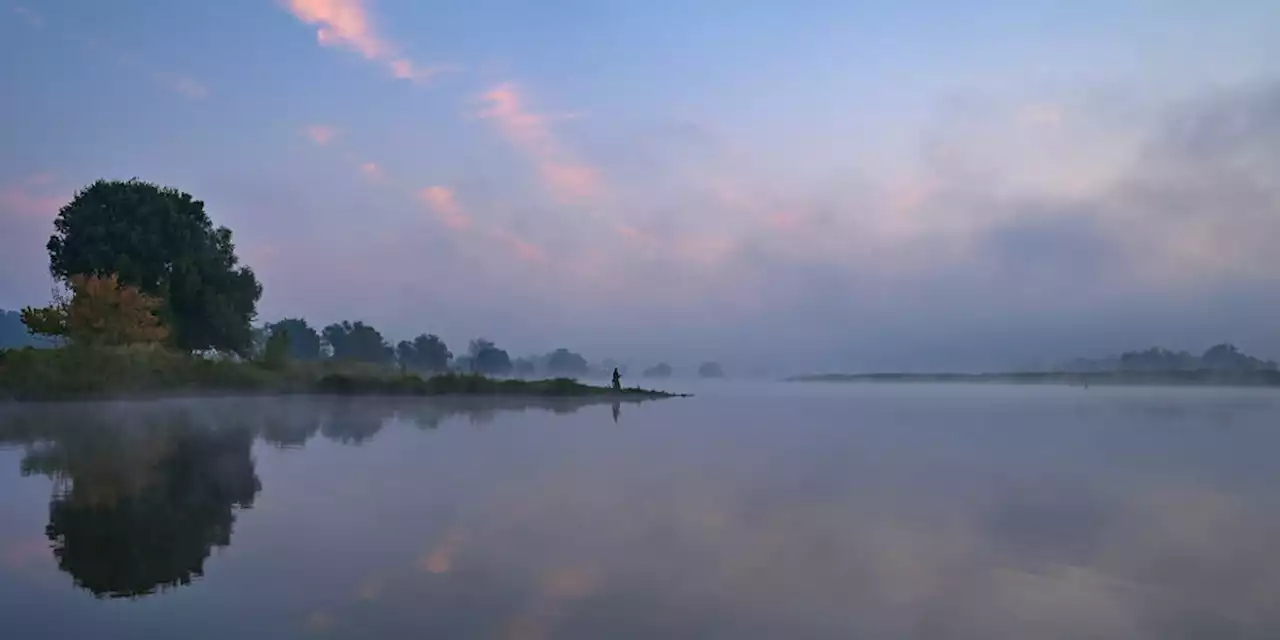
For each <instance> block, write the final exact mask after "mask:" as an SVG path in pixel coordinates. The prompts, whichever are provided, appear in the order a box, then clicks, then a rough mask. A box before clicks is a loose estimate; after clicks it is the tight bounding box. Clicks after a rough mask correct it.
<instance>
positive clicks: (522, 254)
mask: <svg viewBox="0 0 1280 640" xmlns="http://www.w3.org/2000/svg"><path fill="white" fill-rule="evenodd" d="M493 235H494V236H496V237H497V238H498V239H499V240H501V241H502V242H504V243H505V244H506V245H507V247H508V248H509V249H510V250H511V252H512V253H513V254H515V256H516V258H518V259H520V260H521V261H522V262H530V263H535V264H542V263H545V262H546V261H547V254H546V253H545V252H543V251H542V248H541V247H539V246H538V245H536V244H533V243H532V242H529V241H528V240H525V239H524V238H521V237H520V236H518V235H516V234H515V233H512V232H511V231H508V230H506V229H503V228H501V227H498V228H495V229H494V230H493Z"/></svg>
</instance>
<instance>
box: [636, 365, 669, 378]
mask: <svg viewBox="0 0 1280 640" xmlns="http://www.w3.org/2000/svg"><path fill="white" fill-rule="evenodd" d="M642 375H644V377H646V378H669V377H671V365H669V364H667V363H665V362H662V363H659V364H656V365H654V366H652V367H649V368H648V369H645V370H644V373H643V374H642Z"/></svg>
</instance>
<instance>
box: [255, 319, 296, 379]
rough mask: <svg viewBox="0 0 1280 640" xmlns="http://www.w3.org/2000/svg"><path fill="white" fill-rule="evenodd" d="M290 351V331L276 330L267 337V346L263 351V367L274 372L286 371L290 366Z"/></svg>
mask: <svg viewBox="0 0 1280 640" xmlns="http://www.w3.org/2000/svg"><path fill="white" fill-rule="evenodd" d="M289 350H290V339H289V330H288V329H286V328H284V327H278V328H276V329H275V330H273V331H272V332H271V335H270V336H268V337H267V345H266V347H264V348H263V350H262V366H263V367H264V368H266V369H271V370H272V371H279V370H281V369H284V368H285V367H286V366H288V364H289V355H290V354H289Z"/></svg>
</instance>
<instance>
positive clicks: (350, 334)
mask: <svg viewBox="0 0 1280 640" xmlns="http://www.w3.org/2000/svg"><path fill="white" fill-rule="evenodd" d="M324 341H325V342H326V343H328V345H329V347H330V348H332V349H333V358H334V359H335V360H345V361H347V362H369V363H374V364H388V363H390V362H391V356H392V354H393V351H392V349H391V347H390V346H389V345H387V341H386V340H384V339H383V338H382V334H381V333H379V332H378V330H377V329H374V328H373V327H371V326H369V325H367V324H365V323H363V322H360V321H356V322H354V323H353V322H349V321H344V322H341V323H334V324H331V325H329V326H327V327H325V328H324Z"/></svg>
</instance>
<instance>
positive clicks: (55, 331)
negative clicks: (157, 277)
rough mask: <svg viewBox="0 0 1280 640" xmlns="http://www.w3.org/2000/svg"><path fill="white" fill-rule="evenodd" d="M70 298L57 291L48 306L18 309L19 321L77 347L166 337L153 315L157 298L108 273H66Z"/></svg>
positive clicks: (33, 331)
mask: <svg viewBox="0 0 1280 640" xmlns="http://www.w3.org/2000/svg"><path fill="white" fill-rule="evenodd" d="M69 280H70V281H69V285H70V288H71V294H70V296H67V295H65V294H58V295H56V297H55V299H54V302H53V304H52V305H51V306H48V307H41V308H32V307H28V308H26V309H23V310H22V323H23V324H25V325H26V326H27V329H28V330H30V331H31V333H34V334H38V335H43V336H50V337H60V338H67V339H69V340H71V342H72V343H73V344H77V345H82V346H92V345H102V346H116V345H126V344H136V343H144V342H161V341H163V340H164V339H165V338H166V337H168V335H169V331H168V329H166V328H165V327H164V325H163V324H162V323H161V322H160V318H159V317H158V316H157V313H158V312H159V311H160V308H161V306H162V303H161V301H160V300H159V299H158V298H153V297H151V296H148V295H146V294H144V293H142V292H141V291H139V290H138V288H137V287H133V286H129V285H124V284H121V283H120V280H119V279H118V278H117V277H116V276H115V274H112V275H110V276H107V277H100V276H96V275H89V276H86V275H81V274H76V275H73V276H71V277H70V279H69Z"/></svg>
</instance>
